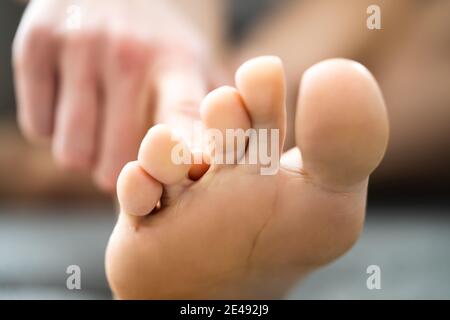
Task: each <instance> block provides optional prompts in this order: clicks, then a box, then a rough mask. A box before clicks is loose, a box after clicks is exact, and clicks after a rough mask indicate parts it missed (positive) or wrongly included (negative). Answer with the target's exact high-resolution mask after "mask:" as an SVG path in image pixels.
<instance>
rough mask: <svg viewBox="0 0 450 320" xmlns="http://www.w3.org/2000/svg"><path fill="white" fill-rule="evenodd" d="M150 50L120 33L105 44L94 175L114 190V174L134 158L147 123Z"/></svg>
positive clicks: (102, 183) (101, 182) (103, 185)
mask: <svg viewBox="0 0 450 320" xmlns="http://www.w3.org/2000/svg"><path fill="white" fill-rule="evenodd" d="M149 58H150V52H149V50H148V49H147V48H146V46H145V44H143V43H141V42H140V41H138V40H136V39H131V38H125V37H122V38H120V39H119V40H115V41H113V42H112V44H111V45H110V46H109V47H108V54H107V57H106V62H105V65H104V67H105V69H104V71H103V83H104V91H105V92H104V94H105V103H104V110H103V118H102V132H101V137H100V142H99V153H98V160H97V163H96V168H95V174H94V176H95V177H94V178H95V180H96V182H97V184H98V185H99V186H100V187H101V188H103V189H104V190H106V191H112V190H114V187H115V184H116V180H117V177H118V174H119V172H120V170H121V169H122V167H123V166H124V165H125V163H127V162H128V161H130V160H133V159H136V156H137V152H138V148H139V144H140V142H141V140H142V138H143V137H144V135H145V132H146V130H147V127H148V125H149V118H150V116H149V114H148V110H147V104H148V101H149V100H148V99H149V90H148V87H149V85H148V81H147V78H148V77H147V70H148V63H149Z"/></svg>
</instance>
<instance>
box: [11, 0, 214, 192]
mask: <svg viewBox="0 0 450 320" xmlns="http://www.w3.org/2000/svg"><path fill="white" fill-rule="evenodd" d="M73 3H74V2H73V1H70V0H35V1H31V2H30V3H29V5H28V6H27V9H26V12H25V14H24V16H23V18H22V21H21V23H20V26H19V28H18V30H17V34H16V36H15V39H14V44H13V65H14V75H15V87H16V91H17V92H16V93H17V100H18V123H19V125H20V128H21V130H22V132H23V133H24V134H25V136H27V137H28V138H29V140H32V141H39V142H42V141H45V142H47V143H51V146H52V153H53V157H54V159H55V160H56V163H57V164H59V165H60V166H61V167H63V168H65V169H76V170H80V171H86V172H89V173H91V175H92V177H93V179H94V181H95V182H96V184H97V185H98V186H99V187H100V188H101V189H103V190H105V191H109V192H111V191H113V190H114V189H115V184H116V180H117V176H118V174H119V172H120V170H121V168H122V167H123V165H124V164H125V163H126V162H127V161H129V160H130V159H132V158H133V157H134V155H135V154H136V152H137V150H138V147H139V143H140V142H141V140H142V138H143V137H144V134H145V132H146V131H147V129H148V127H149V126H151V125H152V124H154V123H155V122H156V123H169V124H175V123H176V124H177V126H178V127H181V128H184V129H185V131H186V132H188V131H189V127H190V125H191V117H192V114H195V113H198V111H197V106H198V104H199V103H200V101H201V99H202V98H203V97H204V95H205V94H206V91H207V89H208V86H209V85H212V84H213V83H214V81H215V80H213V79H212V77H210V75H211V74H217V72H211V70H210V69H211V68H210V65H211V63H210V61H209V60H208V59H209V57H210V56H211V55H210V54H209V53H208V50H209V49H208V48H207V47H206V46H205V43H206V42H205V41H204V40H203V39H201V36H200V35H199V33H198V32H197V31H196V30H195V28H194V27H193V26H192V25H191V24H189V23H187V21H185V20H184V17H183V16H181V15H180V14H179V13H178V11H177V8H175V7H172V6H171V4H170V3H168V2H167V1H144V0H134V1H121V0H113V1H110V0H108V1H104V0H101V1H89V0H82V1H77V2H76V4H77V6H78V8H79V10H80V12H81V13H82V15H81V18H82V20H81V25H80V28H70V27H68V24H67V23H68V21H70V15H69V13H68V11H67V10H68V8H69V7H70V5H72V4H73ZM68 19H69V20H68ZM174 92H175V93H174ZM80 93H82V94H80Z"/></svg>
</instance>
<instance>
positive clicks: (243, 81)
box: [235, 56, 286, 151]
mask: <svg viewBox="0 0 450 320" xmlns="http://www.w3.org/2000/svg"><path fill="white" fill-rule="evenodd" d="M235 78H236V79H235V80H236V87H237V89H238V90H239V93H240V94H241V96H242V98H243V100H244V104H245V107H246V108H247V110H248V113H249V114H250V118H251V122H252V126H253V127H254V128H256V129H262V128H267V129H278V130H279V131H280V132H279V137H280V138H279V139H280V143H279V146H280V151H281V150H282V149H283V142H284V136H285V130H286V129H285V128H286V110H285V79H284V71H283V65H282V63H281V60H280V59H279V58H277V57H274V56H263V57H258V58H254V59H251V60H249V61H247V62H245V63H244V64H243V65H242V66H241V67H240V68H239V69H238V71H237V72H236V76H235Z"/></svg>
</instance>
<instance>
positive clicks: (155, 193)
mask: <svg viewBox="0 0 450 320" xmlns="http://www.w3.org/2000/svg"><path fill="white" fill-rule="evenodd" d="M161 194H162V186H161V183H159V182H158V181H156V180H155V179H154V178H153V177H151V176H150V175H149V174H148V173H147V172H145V171H144V170H143V169H142V168H141V166H140V165H139V163H138V162H137V161H132V162H129V163H127V164H126V165H125V166H124V167H123V169H122V171H121V173H120V175H119V178H118V180H117V198H118V200H119V204H120V208H121V211H122V212H123V213H125V214H127V215H132V216H136V217H140V216H145V215H147V214H148V213H150V212H151V211H152V210H153V209H154V208H155V207H156V205H157V203H158V201H159V199H160V198H161Z"/></svg>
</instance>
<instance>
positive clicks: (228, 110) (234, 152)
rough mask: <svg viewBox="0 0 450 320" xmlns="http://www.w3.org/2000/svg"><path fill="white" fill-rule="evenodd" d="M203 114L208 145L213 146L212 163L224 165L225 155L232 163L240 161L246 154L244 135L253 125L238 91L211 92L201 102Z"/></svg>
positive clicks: (220, 90)
mask: <svg viewBox="0 0 450 320" xmlns="http://www.w3.org/2000/svg"><path fill="white" fill-rule="evenodd" d="M200 114H201V118H202V121H203V123H204V125H205V127H206V128H207V129H208V130H207V133H208V140H210V141H208V142H209V143H212V144H213V146H212V147H213V148H212V150H211V148H210V150H209V151H210V152H209V153H210V154H211V156H212V158H213V161H214V160H215V163H216V164H217V163H225V162H221V161H223V160H226V159H223V157H224V155H227V156H228V157H229V159H230V162H233V163H235V162H236V161H238V160H239V159H240V158H241V157H242V155H243V154H244V152H245V144H246V141H245V137H246V136H245V133H246V130H247V129H249V128H250V126H251V124H250V119H249V117H248V114H247V111H246V110H245V107H244V103H243V101H242V98H241V96H240V94H239V92H238V91H237V90H236V89H235V88H232V87H227V86H225V87H220V88H218V89H216V90H214V91H212V92H210V93H209V94H208V95H207V96H206V97H205V99H204V100H203V102H202V105H201V108H200ZM239 133H240V134H241V135H240V136H239V135H238V134H239ZM219 158H220V159H219ZM226 163H229V162H228V161H226Z"/></svg>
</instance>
